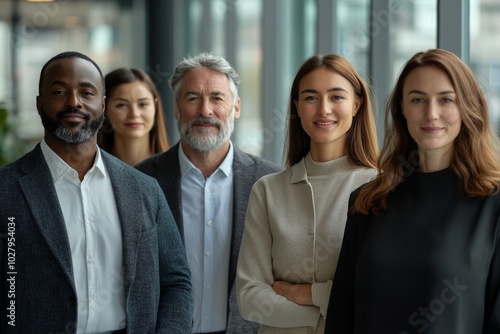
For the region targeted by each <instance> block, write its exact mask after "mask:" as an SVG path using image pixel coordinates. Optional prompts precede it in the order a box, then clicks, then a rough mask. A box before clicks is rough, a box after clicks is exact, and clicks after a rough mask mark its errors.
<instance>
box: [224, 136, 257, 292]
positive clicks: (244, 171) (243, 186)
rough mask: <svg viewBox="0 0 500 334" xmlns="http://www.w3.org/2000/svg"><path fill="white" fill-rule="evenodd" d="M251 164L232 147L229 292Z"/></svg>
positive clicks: (249, 181)
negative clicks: (231, 227)
mask: <svg viewBox="0 0 500 334" xmlns="http://www.w3.org/2000/svg"><path fill="white" fill-rule="evenodd" d="M252 171H253V162H252V160H251V159H249V158H248V157H247V156H246V155H245V154H244V153H243V152H242V151H240V150H239V149H238V148H237V147H236V146H234V160H233V233H232V242H231V256H230V263H229V282H230V286H229V290H230V291H231V284H232V283H233V282H234V278H235V277H236V267H237V262H238V254H239V251H240V244H241V238H242V236H243V230H244V228H245V214H246V209H247V205H248V197H247V196H245V195H242V194H249V193H250V189H251V188H252V185H253V181H254V176H253V174H254V173H253V172H252Z"/></svg>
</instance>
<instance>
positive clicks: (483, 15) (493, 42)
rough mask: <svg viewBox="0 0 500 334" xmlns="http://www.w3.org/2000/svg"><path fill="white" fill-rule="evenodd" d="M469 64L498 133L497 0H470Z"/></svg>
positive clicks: (499, 14) (499, 60)
mask: <svg viewBox="0 0 500 334" xmlns="http://www.w3.org/2000/svg"><path fill="white" fill-rule="evenodd" d="M470 6H471V7H470V67H471V69H472V71H473V72H474V74H475V75H476V77H477V79H478V80H479V82H480V84H481V86H482V88H483V91H484V93H485V95H486V98H487V100H488V106H489V111H490V116H491V122H492V125H493V126H494V127H495V129H496V130H497V132H498V133H500V58H499V55H500V39H499V37H498V32H499V31H500V2H499V1H498V0H470Z"/></svg>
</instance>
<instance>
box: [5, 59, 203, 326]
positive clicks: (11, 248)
mask: <svg viewBox="0 0 500 334" xmlns="http://www.w3.org/2000/svg"><path fill="white" fill-rule="evenodd" d="M104 95H105V94H104V79H103V76H102V72H101V70H100V69H99V67H98V66H97V64H96V63H95V62H94V61H93V60H92V59H90V58H89V57H87V56H85V55H83V54H81V53H79V52H72V51H69V52H63V53H60V54H58V55H56V56H54V57H52V58H51V59H50V60H49V61H48V62H47V63H46V64H45V65H44V66H43V68H42V70H41V73H40V83H39V95H38V96H37V98H36V106H37V110H38V113H39V115H40V117H41V120H42V124H43V126H44V128H45V134H44V137H43V139H42V140H41V142H40V143H39V144H38V145H36V147H35V148H34V149H33V150H32V151H31V152H29V153H27V154H26V155H24V156H23V157H21V158H20V159H18V160H17V161H14V162H13V163H11V164H8V165H6V166H4V167H2V168H0V181H1V187H0V203H1V204H0V222H1V223H0V280H1V282H2V283H1V284H0V309H2V310H7V312H8V314H7V315H8V316H7V317H5V316H4V317H3V319H2V320H1V321H0V333H5V334H10V333H141V334H142V333H165V334H167V333H168V334H172V333H178V334H189V333H191V326H192V315H193V295H192V287H191V280H190V276H189V268H188V263H187V260H186V255H185V250H184V245H183V243H182V239H181V237H180V234H179V231H178V228H177V226H176V225H175V221H174V218H173V216H172V213H171V211H170V209H169V207H168V205H167V202H166V200H165V196H164V195H163V192H162V190H161V189H160V187H159V186H158V183H157V182H156V181H155V180H154V179H153V178H151V177H148V176H147V175H144V174H143V173H140V172H139V171H137V170H136V169H135V168H133V167H130V166H128V165H126V164H125V163H123V162H122V161H120V160H118V159H117V158H115V157H113V156H111V155H110V154H108V153H106V152H104V151H102V150H100V149H99V147H98V146H97V138H96V137H97V135H96V133H97V131H98V129H99V127H100V126H101V125H102V122H103V115H104V101H105V96H104ZM6 282H8V283H9V284H6ZM4 314H5V311H4Z"/></svg>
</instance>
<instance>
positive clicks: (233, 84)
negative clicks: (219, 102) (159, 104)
mask: <svg viewBox="0 0 500 334" xmlns="http://www.w3.org/2000/svg"><path fill="white" fill-rule="evenodd" d="M201 67H204V68H208V69H210V70H213V71H216V72H219V73H222V74H225V75H226V77H227V79H228V81H229V88H230V90H231V93H232V94H233V104H234V103H236V99H237V98H238V87H239V85H240V77H239V76H238V73H236V71H235V69H234V68H233V67H232V66H231V64H229V62H228V61H227V60H226V59H224V58H223V57H220V56H214V55H212V54H210V53H200V54H198V55H196V56H193V57H188V58H184V60H183V61H182V62H180V63H179V64H178V65H177V66H176V67H175V69H174V73H173V74H172V76H171V77H170V80H169V82H168V83H169V85H170V88H171V89H172V91H173V92H174V95H175V100H176V101H177V100H178V99H179V95H178V94H179V89H180V87H181V84H182V80H183V79H184V76H185V75H186V73H187V72H189V71H191V70H194V69H196V68H201Z"/></svg>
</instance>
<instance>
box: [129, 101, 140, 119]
mask: <svg viewBox="0 0 500 334" xmlns="http://www.w3.org/2000/svg"><path fill="white" fill-rule="evenodd" d="M128 113H129V116H130V117H132V118H136V117H139V116H140V114H141V112H140V111H139V107H138V106H137V105H135V104H132V105H131V106H130V108H129V111H128Z"/></svg>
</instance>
